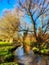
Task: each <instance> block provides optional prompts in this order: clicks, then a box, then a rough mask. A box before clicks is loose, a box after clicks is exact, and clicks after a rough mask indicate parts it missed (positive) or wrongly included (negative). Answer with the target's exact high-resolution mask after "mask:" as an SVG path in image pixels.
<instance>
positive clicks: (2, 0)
mask: <svg viewBox="0 0 49 65" xmlns="http://www.w3.org/2000/svg"><path fill="white" fill-rule="evenodd" d="M15 3H16V2H15V0H10V2H8V0H0V16H2V14H3V13H2V12H3V10H4V9H12V8H13V7H14V5H15Z"/></svg>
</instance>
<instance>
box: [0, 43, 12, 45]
mask: <svg viewBox="0 0 49 65" xmlns="http://www.w3.org/2000/svg"><path fill="white" fill-rule="evenodd" d="M11 44H12V43H10V42H0V46H3V45H11Z"/></svg>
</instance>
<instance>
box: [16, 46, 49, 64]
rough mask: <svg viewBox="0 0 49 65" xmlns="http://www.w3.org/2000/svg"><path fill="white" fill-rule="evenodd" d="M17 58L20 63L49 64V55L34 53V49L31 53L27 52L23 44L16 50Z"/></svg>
mask: <svg viewBox="0 0 49 65" xmlns="http://www.w3.org/2000/svg"><path fill="white" fill-rule="evenodd" d="M15 58H16V59H17V60H18V63H19V65H49V56H42V55H38V54H34V52H33V51H32V50H31V51H30V52H29V54H25V53H24V50H23V46H21V47H19V48H18V49H17V50H16V51H15Z"/></svg>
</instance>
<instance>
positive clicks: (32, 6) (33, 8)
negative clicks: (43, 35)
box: [16, 0, 49, 40]
mask: <svg viewBox="0 0 49 65" xmlns="http://www.w3.org/2000/svg"><path fill="white" fill-rule="evenodd" d="M17 3H18V5H16V9H18V10H20V11H22V12H25V14H24V15H28V16H30V19H31V22H32V25H33V27H32V28H33V30H34V35H35V37H36V40H37V29H38V28H37V26H38V22H40V21H38V22H37V20H38V19H39V20H40V19H41V16H42V15H44V16H45V15H46V14H47V15H46V16H48V12H49V1H48V0H43V1H42V0H41V1H40V0H35V1H34V0H24V1H23V0H18V2H17ZM46 16H45V18H46ZM46 22H47V21H46ZM47 23H48V22H47ZM44 26H46V29H45V31H46V30H47V28H48V27H47V26H48V25H47V24H45V21H44V25H43V24H42V28H43V27H44Z"/></svg>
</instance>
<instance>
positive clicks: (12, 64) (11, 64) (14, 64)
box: [0, 62, 18, 65]
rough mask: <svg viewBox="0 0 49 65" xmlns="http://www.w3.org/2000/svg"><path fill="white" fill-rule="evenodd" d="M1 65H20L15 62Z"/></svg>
mask: <svg viewBox="0 0 49 65" xmlns="http://www.w3.org/2000/svg"><path fill="white" fill-rule="evenodd" d="M0 65H18V64H17V63H15V62H8V63H1V64H0Z"/></svg>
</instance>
